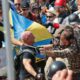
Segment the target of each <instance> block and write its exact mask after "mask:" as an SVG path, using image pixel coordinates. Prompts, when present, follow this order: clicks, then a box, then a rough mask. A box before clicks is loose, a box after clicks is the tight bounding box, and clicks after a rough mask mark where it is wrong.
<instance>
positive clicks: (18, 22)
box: [10, 5, 52, 46]
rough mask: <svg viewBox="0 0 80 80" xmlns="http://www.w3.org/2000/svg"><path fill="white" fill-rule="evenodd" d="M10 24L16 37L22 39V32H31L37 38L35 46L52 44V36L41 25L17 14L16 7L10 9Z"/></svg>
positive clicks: (12, 6)
mask: <svg viewBox="0 0 80 80" xmlns="http://www.w3.org/2000/svg"><path fill="white" fill-rule="evenodd" d="M10 23H11V25H12V26H13V29H14V37H15V38H16V39H20V35H21V33H22V32H24V31H26V30H29V31H31V32H32V33H33V34H34V36H35V43H34V46H41V45H45V44H49V43H50V42H51V38H52V36H51V34H50V33H49V32H48V30H47V29H46V28H45V27H44V26H42V25H41V24H39V23H37V22H34V21H31V20H29V19H27V18H25V17H24V16H22V15H20V14H18V13H17V11H16V9H15V7H14V5H11V9H10Z"/></svg>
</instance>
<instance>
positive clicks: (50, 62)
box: [44, 57, 68, 80]
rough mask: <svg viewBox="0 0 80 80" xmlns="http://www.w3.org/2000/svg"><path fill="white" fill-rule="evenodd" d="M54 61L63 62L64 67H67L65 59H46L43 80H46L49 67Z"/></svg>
mask: <svg viewBox="0 0 80 80" xmlns="http://www.w3.org/2000/svg"><path fill="white" fill-rule="evenodd" d="M54 61H62V62H64V63H65V64H66V65H68V63H67V60H66V59H65V58H56V59H53V58H52V57H48V59H47V62H46V65H45V68H44V72H45V79H46V80H48V77H47V76H48V72H49V67H50V65H51V64H52V62H54Z"/></svg>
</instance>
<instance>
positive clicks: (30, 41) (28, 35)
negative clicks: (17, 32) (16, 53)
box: [21, 31, 35, 45]
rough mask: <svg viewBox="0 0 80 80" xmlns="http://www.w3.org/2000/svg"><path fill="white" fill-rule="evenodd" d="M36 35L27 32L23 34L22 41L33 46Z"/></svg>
mask: <svg viewBox="0 0 80 80" xmlns="http://www.w3.org/2000/svg"><path fill="white" fill-rule="evenodd" d="M34 39H35V37H34V35H33V34H32V32H31V31H25V32H23V33H22V34H21V40H22V41H23V42H24V43H25V44H28V45H32V44H33V43H34Z"/></svg>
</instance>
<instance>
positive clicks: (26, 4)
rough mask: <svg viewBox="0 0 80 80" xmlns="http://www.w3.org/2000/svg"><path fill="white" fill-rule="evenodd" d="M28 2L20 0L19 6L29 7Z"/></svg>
mask: <svg viewBox="0 0 80 80" xmlns="http://www.w3.org/2000/svg"><path fill="white" fill-rule="evenodd" d="M29 7H30V5H29V2H28V1H27V0H22V2H21V8H29Z"/></svg>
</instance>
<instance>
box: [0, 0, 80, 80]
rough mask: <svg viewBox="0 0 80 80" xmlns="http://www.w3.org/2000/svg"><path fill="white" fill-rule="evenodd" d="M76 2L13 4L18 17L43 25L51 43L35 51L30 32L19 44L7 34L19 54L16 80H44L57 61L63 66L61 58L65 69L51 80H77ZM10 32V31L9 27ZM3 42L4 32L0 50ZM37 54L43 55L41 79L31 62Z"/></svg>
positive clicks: (79, 25) (79, 10)
mask: <svg viewBox="0 0 80 80" xmlns="http://www.w3.org/2000/svg"><path fill="white" fill-rule="evenodd" d="M0 1H1V0H0ZM78 1H79V0H52V1H51V0H37V1H35V2H34V3H30V1H29V0H14V1H13V2H14V5H15V8H16V11H17V13H18V14H20V15H22V16H24V17H26V18H28V19H30V20H32V21H35V22H37V23H39V24H41V25H43V26H44V27H45V28H46V29H47V30H48V31H49V32H50V33H51V35H52V41H51V43H50V44H49V45H42V46H41V47H40V48H39V50H38V49H37V48H35V47H34V46H33V43H34V42H35V36H34V35H33V34H32V32H31V31H24V32H23V33H22V34H21V36H20V40H18V39H16V38H15V37H14V35H13V32H11V42H12V44H13V45H15V46H19V48H20V53H21V55H20V63H19V64H20V66H19V68H20V71H19V74H18V78H17V79H18V80H48V72H49V67H50V65H51V64H52V62H54V61H56V60H59V61H62V62H64V63H65V60H64V59H65V58H66V59H67V61H68V63H65V65H66V66H67V69H64V70H61V71H58V72H56V74H55V75H54V76H53V77H52V80H80V4H79V2H78ZM1 8H2V6H1V2H0V27H2V26H3V19H2V9H1ZM35 26H36V25H35ZM16 27H17V26H16ZM0 30H1V28H0ZM11 31H14V29H13V27H12V26H11ZM3 41H4V32H3V31H0V47H2V46H3V44H2V42H3ZM37 52H39V53H41V54H44V55H46V60H45V61H46V64H44V65H45V66H44V67H43V68H44V71H43V74H44V75H43V74H42V73H39V71H38V69H37V65H36V59H35V55H36V53H37ZM58 58H59V59H58Z"/></svg>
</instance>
